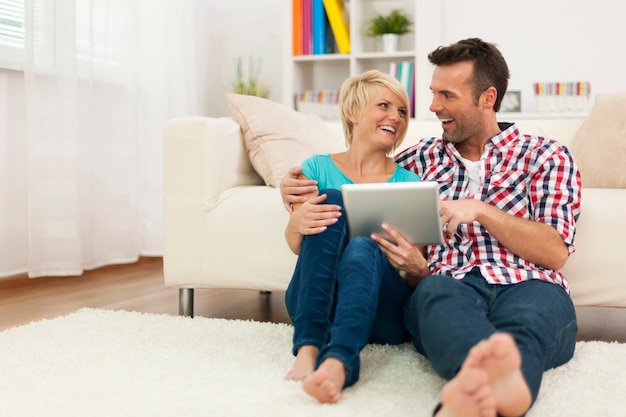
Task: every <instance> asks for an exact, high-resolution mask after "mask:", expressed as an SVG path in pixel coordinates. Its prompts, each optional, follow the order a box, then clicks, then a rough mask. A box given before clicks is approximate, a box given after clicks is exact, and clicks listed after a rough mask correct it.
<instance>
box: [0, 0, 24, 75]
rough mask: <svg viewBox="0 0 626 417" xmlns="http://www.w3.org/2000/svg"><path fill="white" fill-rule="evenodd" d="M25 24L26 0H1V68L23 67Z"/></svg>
mask: <svg viewBox="0 0 626 417" xmlns="http://www.w3.org/2000/svg"><path fill="white" fill-rule="evenodd" d="M24 23H25V22H24V0H0V67H6V68H11V69H18V68H20V67H21V61H22V55H23V54H22V51H23V48H24Z"/></svg>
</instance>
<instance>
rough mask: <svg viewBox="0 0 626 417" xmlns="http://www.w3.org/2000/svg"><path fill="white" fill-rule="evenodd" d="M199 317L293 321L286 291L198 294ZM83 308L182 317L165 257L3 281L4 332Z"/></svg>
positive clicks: (0, 326) (0, 323) (0, 313)
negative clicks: (70, 273) (165, 280)
mask: <svg viewBox="0 0 626 417" xmlns="http://www.w3.org/2000/svg"><path fill="white" fill-rule="evenodd" d="M194 305H195V308H194V311H195V315H196V316H204V317H216V318H229V319H243V320H247V319H251V320H257V321H270V322H275V323H279V322H283V323H289V322H290V321H289V316H288V315H287V311H286V310H285V303H284V293H271V294H261V293H259V291H243V290H196V291H195V303H194ZM81 307H93V308H104V309H112V310H128V311H140V312H144V313H163V314H173V315H176V314H178V290H176V289H172V288H167V287H165V285H164V284H163V261H162V259H161V258H141V259H140V260H139V262H138V263H135V264H128V265H113V266H107V267H103V268H98V269H96V270H93V271H86V272H85V273H84V274H83V275H82V276H78V277H42V278H35V279H29V278H28V277H27V276H25V275H19V276H15V277H9V278H3V279H0V330H4V329H7V328H9V327H14V326H17V325H21V324H27V323H30V322H32V321H38V320H41V319H45V318H54V317H58V316H60V315H65V314H69V313H72V312H74V311H76V310H77V309H79V308H81Z"/></svg>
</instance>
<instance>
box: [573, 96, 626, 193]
mask: <svg viewBox="0 0 626 417" xmlns="http://www.w3.org/2000/svg"><path fill="white" fill-rule="evenodd" d="M624 115H626V93H619V94H598V95H596V97H595V102H594V105H593V107H592V109H591V111H590V112H589V116H587V118H586V119H585V121H583V123H582V125H581V126H580V129H579V130H578V132H576V135H575V136H574V138H573V139H572V144H571V146H570V151H571V152H572V156H573V157H574V160H575V161H576V164H577V165H578V169H579V170H580V175H581V177H582V183H583V187H586V188H626V164H624V161H626V117H624Z"/></svg>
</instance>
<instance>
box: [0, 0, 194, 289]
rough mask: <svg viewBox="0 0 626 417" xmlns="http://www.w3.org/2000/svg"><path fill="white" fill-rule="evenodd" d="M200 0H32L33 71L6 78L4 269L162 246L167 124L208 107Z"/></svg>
mask: <svg viewBox="0 0 626 417" xmlns="http://www.w3.org/2000/svg"><path fill="white" fill-rule="evenodd" d="M193 7H194V2H191V1H179V0H54V1H51V0H26V1H25V31H24V32H25V33H24V62H23V74H22V73H20V72H19V71H12V72H4V73H3V74H4V75H3V76H2V77H0V86H2V87H3V88H4V86H6V87H7V89H9V90H11V91H9V90H7V92H8V94H7V96H6V97H7V98H6V101H3V102H2V103H0V122H2V121H3V120H4V121H6V122H7V124H6V125H5V126H4V128H1V127H0V135H2V136H6V137H5V138H1V137H0V150H3V149H2V148H1V147H4V150H3V151H6V152H3V153H4V155H2V156H1V157H0V175H2V176H3V178H2V179H1V180H0V226H2V228H3V233H2V236H0V243H1V246H2V251H0V275H7V274H11V273H15V272H20V271H24V270H26V271H28V274H29V276H30V277H38V276H48V275H79V274H81V273H82V271H83V270H85V269H92V268H95V267H99V266H102V265H107V264H113V263H126V262H132V261H135V260H137V259H138V257H139V256H142V255H146V256H151V255H155V256H158V255H161V253H162V236H161V222H162V216H161V206H162V204H161V194H162V193H161V190H162V185H161V182H162V163H161V162H162V129H163V126H164V124H165V123H166V121H167V120H168V119H169V118H170V117H174V116H180V115H193V114H197V112H198V100H197V97H196V96H195V93H194V92H195V91H197V86H196V85H195V83H196V74H195V72H194V68H195V63H194V53H195V47H194V40H193V38H194V29H193V22H194V13H193ZM20 83H21V85H20ZM4 232H6V233H4Z"/></svg>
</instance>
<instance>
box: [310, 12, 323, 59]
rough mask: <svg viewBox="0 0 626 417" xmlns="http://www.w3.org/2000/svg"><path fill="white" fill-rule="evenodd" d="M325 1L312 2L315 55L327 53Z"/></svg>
mask: <svg viewBox="0 0 626 417" xmlns="http://www.w3.org/2000/svg"><path fill="white" fill-rule="evenodd" d="M324 14H325V13H324V2H323V0H311V30H312V36H313V54H315V55H321V54H325V53H326V27H325V25H324V24H325V19H324Z"/></svg>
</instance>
